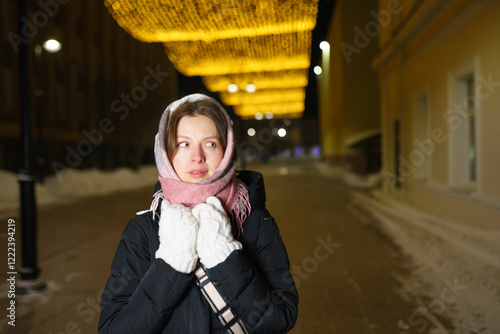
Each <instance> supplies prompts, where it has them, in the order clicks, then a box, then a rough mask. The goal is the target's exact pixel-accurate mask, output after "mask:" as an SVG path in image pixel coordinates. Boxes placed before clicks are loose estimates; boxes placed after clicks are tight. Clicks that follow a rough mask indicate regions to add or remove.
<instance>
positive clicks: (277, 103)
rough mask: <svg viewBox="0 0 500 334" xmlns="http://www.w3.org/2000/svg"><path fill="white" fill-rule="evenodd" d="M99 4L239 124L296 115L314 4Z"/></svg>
mask: <svg viewBox="0 0 500 334" xmlns="http://www.w3.org/2000/svg"><path fill="white" fill-rule="evenodd" d="M104 3H105V5H106V7H107V8H108V11H109V12H110V13H111V15H112V16H113V18H114V19H115V20H116V21H117V22H118V24H119V25H120V26H122V27H123V28H124V29H125V30H126V31H127V32H128V33H129V34H131V35H132V36H134V37H135V38H137V39H139V40H141V41H144V42H162V43H164V46H165V51H166V54H167V56H168V58H169V59H170V61H171V62H172V63H173V64H174V66H175V67H176V68H177V70H178V71H179V72H181V73H183V74H184V75H186V76H201V77H202V79H203V82H204V83H205V85H206V87H207V88H208V89H209V90H211V91H213V92H219V95H220V96H221V100H222V102H223V103H225V104H227V105H234V106H235V108H234V109H235V110H237V112H236V113H237V114H238V115H240V116H241V117H243V118H254V117H255V115H256V113H262V115H265V114H266V112H272V113H273V115H274V117H281V116H282V115H287V117H300V116H301V115H302V113H303V111H304V99H305V93H304V92H303V91H304V90H303V87H305V86H307V82H308V69H309V66H310V54H311V43H312V30H313V28H314V27H315V25H316V17H317V12H318V0H211V1H209V0H185V1H184V0H156V1H150V0H105V1H104ZM249 84H251V85H253V86H249ZM230 85H231V87H232V88H230V89H231V90H229V87H230ZM232 85H234V86H232ZM247 87H250V90H249V89H248V88H247ZM297 88H302V90H301V92H300V93H293V94H292V93H291V92H290V90H293V89H297ZM253 89H256V91H255V92H254V93H250V92H251V91H252V90H253ZM228 91H232V92H233V94H229V93H228ZM236 92H237V93H236ZM245 94H247V95H251V97H249V96H246V95H245ZM264 105H266V106H267V107H268V109H267V110H264V108H263V107H262V106H264ZM292 106H293V107H292Z"/></svg>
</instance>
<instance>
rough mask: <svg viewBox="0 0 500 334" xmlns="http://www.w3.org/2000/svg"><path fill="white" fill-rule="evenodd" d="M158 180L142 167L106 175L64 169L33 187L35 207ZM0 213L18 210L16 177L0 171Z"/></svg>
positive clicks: (155, 172)
mask: <svg viewBox="0 0 500 334" xmlns="http://www.w3.org/2000/svg"><path fill="white" fill-rule="evenodd" d="M157 178H158V170H157V169H156V166H144V167H142V168H140V169H139V170H138V171H132V170H131V169H128V168H120V169H116V170H114V171H110V172H103V171H100V170H97V169H89V170H76V169H67V170H65V171H63V172H61V173H60V174H59V175H58V176H55V175H54V176H51V177H48V178H47V179H46V180H45V182H44V183H43V184H39V183H36V185H35V187H36V188H35V189H36V201H37V204H38V205H39V206H44V205H48V204H56V203H60V202H66V201H68V200H76V199H78V198H82V197H87V196H95V195H106V194H111V193H113V192H118V191H127V190H131V189H136V188H140V187H145V186H151V185H154V184H155V182H156V180H157ZM0 184H1V185H2V191H1V192H0V211H3V212H6V211H13V210H18V208H19V182H18V180H17V175H16V174H14V173H11V172H7V171H0Z"/></svg>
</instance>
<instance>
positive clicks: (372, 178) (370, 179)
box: [318, 163, 382, 189]
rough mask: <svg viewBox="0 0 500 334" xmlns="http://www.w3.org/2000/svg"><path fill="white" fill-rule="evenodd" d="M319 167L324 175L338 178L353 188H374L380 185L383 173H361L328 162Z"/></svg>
mask: <svg viewBox="0 0 500 334" xmlns="http://www.w3.org/2000/svg"><path fill="white" fill-rule="evenodd" d="M318 168H319V171H320V172H321V173H322V174H323V175H325V176H327V177H329V178H332V179H335V180H338V181H340V182H342V183H344V184H346V185H348V186H351V187H353V188H358V189H372V188H375V187H377V186H379V185H380V183H381V181H382V174H381V173H373V174H368V175H360V174H356V173H353V172H350V171H347V170H345V169H342V168H339V167H335V166H332V165H329V164H327V163H320V164H318Z"/></svg>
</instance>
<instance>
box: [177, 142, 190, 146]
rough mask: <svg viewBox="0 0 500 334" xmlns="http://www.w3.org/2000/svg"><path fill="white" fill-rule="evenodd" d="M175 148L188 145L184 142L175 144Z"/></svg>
mask: <svg viewBox="0 0 500 334" xmlns="http://www.w3.org/2000/svg"><path fill="white" fill-rule="evenodd" d="M177 146H179V147H187V146H188V143H186V142H185V141H183V142H181V143H179V144H177Z"/></svg>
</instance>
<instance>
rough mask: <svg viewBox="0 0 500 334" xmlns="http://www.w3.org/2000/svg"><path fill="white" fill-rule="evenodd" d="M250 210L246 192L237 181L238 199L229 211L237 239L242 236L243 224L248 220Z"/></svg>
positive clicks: (243, 186)
mask: <svg viewBox="0 0 500 334" xmlns="http://www.w3.org/2000/svg"><path fill="white" fill-rule="evenodd" d="M251 210H252V207H251V206H250V197H249V194H248V190H247V188H246V186H245V185H244V184H243V182H241V181H238V198H237V199H236V204H235V206H234V208H233V210H232V211H231V218H232V219H231V220H232V221H234V222H235V223H236V229H237V231H238V234H237V239H239V238H240V236H241V235H242V234H243V222H244V221H245V220H246V219H247V218H248V216H249V215H250V212H251Z"/></svg>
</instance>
